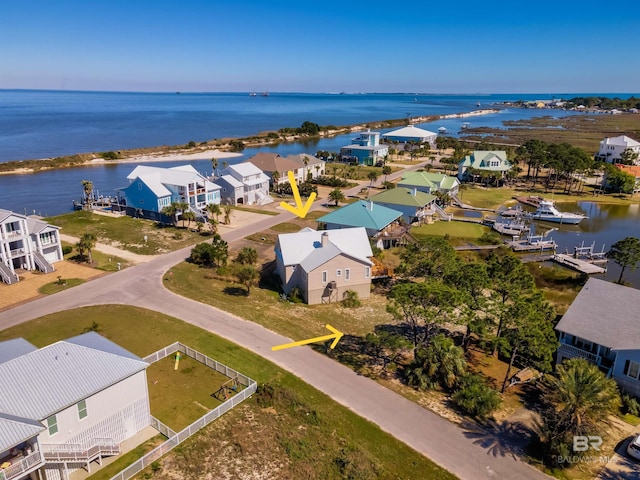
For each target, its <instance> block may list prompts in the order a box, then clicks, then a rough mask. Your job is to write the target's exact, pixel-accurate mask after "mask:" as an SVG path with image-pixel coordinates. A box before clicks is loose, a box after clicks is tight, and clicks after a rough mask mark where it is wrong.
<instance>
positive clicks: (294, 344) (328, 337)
mask: <svg viewBox="0 0 640 480" xmlns="http://www.w3.org/2000/svg"><path fill="white" fill-rule="evenodd" d="M325 327H327V329H328V330H331V331H332V332H333V333H332V334H331V335H324V336H322V337H316V338H309V339H307V340H300V341H298V342H291V343H284V344H282V345H276V346H275V347H271V350H273V351H276V350H284V349H285V348H291V347H298V346H300V345H308V344H309V343H316V342H326V341H327V340H333V342H331V345H329V348H336V345H337V344H338V342H339V341H340V339H341V338H342V336H343V335H344V333H342V332H340V331H338V330H336V329H335V328H333V327H332V326H331V325H325Z"/></svg>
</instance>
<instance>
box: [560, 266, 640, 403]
mask: <svg viewBox="0 0 640 480" xmlns="http://www.w3.org/2000/svg"><path fill="white" fill-rule="evenodd" d="M639 312H640V290H637V289H635V288H630V287H625V286H622V285H618V284H617V283H611V282H607V281H604V280H599V279H596V278H593V277H592V278H589V280H588V281H587V283H586V284H585V286H584V287H582V290H580V293H579V294H578V296H577V297H576V298H575V300H574V301H573V303H571V306H570V307H569V309H568V310H567V312H566V313H565V314H564V315H563V317H562V319H561V320H560V321H559V322H558V325H556V330H557V331H558V332H559V340H560V346H559V347H558V353H557V361H558V363H561V362H562V361H563V360H565V359H568V358H575V357H578V358H584V359H585V360H588V361H589V362H591V363H593V364H595V365H597V366H598V367H600V369H601V370H602V371H603V372H605V373H606V374H607V375H608V376H610V377H612V378H613V379H614V380H615V381H616V382H617V383H618V385H619V386H620V388H621V389H622V390H623V391H625V392H627V393H629V394H631V395H633V396H636V397H638V398H640V328H638V325H639V322H640V313H639Z"/></svg>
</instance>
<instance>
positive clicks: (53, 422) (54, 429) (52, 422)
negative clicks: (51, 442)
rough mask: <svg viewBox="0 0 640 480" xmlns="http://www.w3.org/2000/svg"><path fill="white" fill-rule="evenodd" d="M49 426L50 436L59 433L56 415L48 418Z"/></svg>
mask: <svg viewBox="0 0 640 480" xmlns="http://www.w3.org/2000/svg"><path fill="white" fill-rule="evenodd" d="M47 428H48V429H49V435H50V436H53V435H55V434H56V433H58V419H57V418H56V416H55V415H51V416H50V417H49V418H47Z"/></svg>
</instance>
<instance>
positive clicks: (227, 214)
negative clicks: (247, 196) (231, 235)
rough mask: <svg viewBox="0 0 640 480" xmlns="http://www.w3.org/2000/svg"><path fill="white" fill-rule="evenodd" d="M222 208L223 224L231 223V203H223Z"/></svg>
mask: <svg viewBox="0 0 640 480" xmlns="http://www.w3.org/2000/svg"><path fill="white" fill-rule="evenodd" d="M222 210H223V211H224V224H225V225H229V224H230V223H231V205H224V206H223V207H222Z"/></svg>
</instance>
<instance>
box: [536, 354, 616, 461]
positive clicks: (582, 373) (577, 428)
mask: <svg viewBox="0 0 640 480" xmlns="http://www.w3.org/2000/svg"><path fill="white" fill-rule="evenodd" d="M548 383H549V390H548V392H547V393H546V394H545V397H544V399H545V400H546V401H547V403H548V405H549V406H548V408H547V409H546V410H545V412H544V414H543V419H544V427H543V428H544V429H545V434H546V436H547V441H548V443H549V444H550V447H551V450H552V451H553V450H556V449H558V448H561V445H562V444H563V443H565V444H566V443H570V442H571V440H572V438H573V436H574V435H596V434H597V433H598V432H599V431H600V430H601V428H602V426H603V424H606V423H607V422H608V419H609V416H610V415H612V414H613V413H616V412H617V411H618V409H619V407H620V394H619V392H618V387H617V385H616V382H615V380H613V379H612V378H607V377H606V375H605V374H604V373H602V372H601V371H600V369H599V368H598V367H597V366H596V365H594V364H592V363H589V362H588V361H586V360H584V359H582V358H572V359H570V360H567V361H565V362H564V363H562V364H561V365H558V367H557V374H556V376H554V377H551V378H549V379H548Z"/></svg>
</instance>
